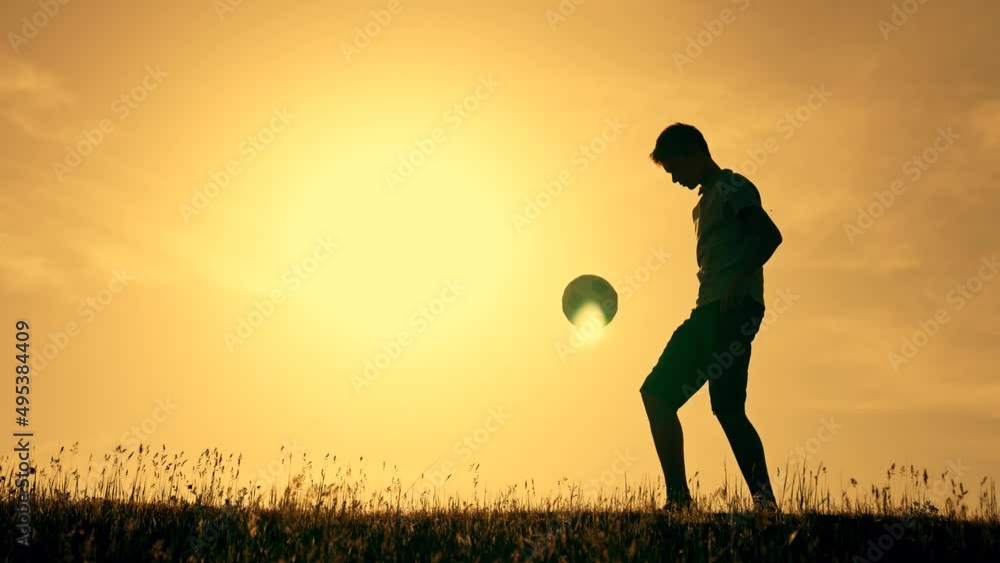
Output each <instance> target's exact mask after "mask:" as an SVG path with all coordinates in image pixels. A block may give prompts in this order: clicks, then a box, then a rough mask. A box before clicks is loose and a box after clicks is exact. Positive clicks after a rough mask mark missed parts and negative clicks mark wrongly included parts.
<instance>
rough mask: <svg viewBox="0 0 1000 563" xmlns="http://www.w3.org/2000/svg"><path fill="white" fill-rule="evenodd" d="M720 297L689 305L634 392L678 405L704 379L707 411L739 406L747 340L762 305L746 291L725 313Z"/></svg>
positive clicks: (744, 385) (744, 388)
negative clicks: (709, 404) (708, 402)
mask: <svg viewBox="0 0 1000 563" xmlns="http://www.w3.org/2000/svg"><path fill="white" fill-rule="evenodd" d="M721 303H722V302H721V301H714V302H712V303H708V304H706V305H704V306H702V307H699V308H697V309H694V310H692V311H691V315H690V316H689V317H688V319H687V320H685V321H684V322H683V323H681V325H680V326H679V327H677V330H675V331H674V334H673V336H671V337H670V341H669V342H667V346H666V348H664V349H663V353H662V354H660V359H659V360H658V361H657V362H656V366H654V367H653V371H652V372H650V374H649V375H648V376H647V377H646V381H645V382H644V383H643V384H642V387H641V388H640V392H641V393H642V394H644V395H646V394H649V395H656V396H658V397H660V398H662V399H665V400H666V401H667V404H668V406H669V407H670V408H673V409H675V410H676V409H679V408H680V407H681V406H683V405H684V403H686V402H687V400H688V399H690V398H691V396H692V395H694V394H695V393H696V392H697V391H698V390H699V389H701V387H702V385H704V384H705V382H706V381H707V382H708V392H709V395H710V398H711V401H712V412H713V413H716V414H719V413H727V412H744V411H743V408H744V406H745V404H746V399H747V368H748V367H749V366H750V351H751V350H750V345H751V343H752V342H753V339H754V336H756V334H757V331H758V330H760V323H761V320H763V318H764V305H762V304H761V303H758V302H757V301H755V300H754V299H752V298H750V297H744V298H743V299H742V301H741V303H740V304H739V305H737V306H734V307H733V308H732V309H731V310H730V311H727V312H725V313H723V312H722V310H721Z"/></svg>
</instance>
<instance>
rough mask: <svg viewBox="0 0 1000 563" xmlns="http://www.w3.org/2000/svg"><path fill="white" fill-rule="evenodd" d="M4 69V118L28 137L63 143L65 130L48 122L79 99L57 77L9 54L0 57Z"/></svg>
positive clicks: (0, 78)
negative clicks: (55, 114) (59, 111)
mask: <svg viewBox="0 0 1000 563" xmlns="http://www.w3.org/2000/svg"><path fill="white" fill-rule="evenodd" d="M0 68H2V69H3V70H2V71H0V117H3V118H5V119H7V120H8V121H9V122H11V123H12V124H13V125H14V126H15V127H16V128H17V130H19V131H21V132H22V133H24V134H25V135H28V136H31V137H34V138H38V139H46V140H52V141H59V142H61V141H60V140H61V139H64V138H65V135H64V133H63V130H62V128H61V127H59V126H50V125H48V124H47V123H46V121H51V120H52V118H53V113H54V112H55V111H57V110H60V109H64V108H68V107H72V106H75V105H76V102H77V98H76V96H75V95H74V94H73V93H72V92H71V91H69V90H68V89H66V88H65V87H63V85H62V81H61V80H60V79H59V77H58V76H56V75H55V74H53V73H51V72H48V71H46V70H44V69H42V68H39V67H37V66H35V65H33V64H31V63H28V62H24V61H22V60H18V59H13V58H11V57H10V56H9V55H7V54H0Z"/></svg>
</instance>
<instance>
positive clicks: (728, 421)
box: [712, 409, 749, 426]
mask: <svg viewBox="0 0 1000 563" xmlns="http://www.w3.org/2000/svg"><path fill="white" fill-rule="evenodd" d="M712 414H714V415H715V417H716V418H717V419H719V423H720V424H722V425H723V426H736V425H740V424H746V423H747V422H749V419H748V418H747V414H746V411H744V410H743V409H723V410H718V411H712Z"/></svg>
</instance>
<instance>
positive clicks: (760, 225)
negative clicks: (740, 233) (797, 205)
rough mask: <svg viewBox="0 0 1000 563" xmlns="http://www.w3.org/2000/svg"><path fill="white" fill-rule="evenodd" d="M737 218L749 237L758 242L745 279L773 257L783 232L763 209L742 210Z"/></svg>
mask: <svg viewBox="0 0 1000 563" xmlns="http://www.w3.org/2000/svg"><path fill="white" fill-rule="evenodd" d="M737 217H739V218H740V221H742V222H743V226H744V227H745V228H746V231H747V236H749V237H750V238H751V240H754V241H756V244H755V245H754V247H753V253H752V256H751V260H750V261H749V262H750V266H749V268H748V271H747V272H746V273H745V274H744V277H746V276H749V275H750V274H752V273H753V272H755V271H757V270H758V269H760V268H762V267H763V266H764V264H765V263H767V261H768V260H770V259H771V255H773V254H774V251H775V250H776V249H777V248H778V245H780V244H781V240H782V239H781V231H779V230H778V226H777V225H775V224H774V221H772V220H771V217H770V216H769V215H768V214H767V211H764V208H763V207H760V206H757V205H753V206H750V207H745V208H743V209H741V210H740V212H739V214H738V215H737Z"/></svg>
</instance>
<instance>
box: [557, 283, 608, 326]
mask: <svg viewBox="0 0 1000 563" xmlns="http://www.w3.org/2000/svg"><path fill="white" fill-rule="evenodd" d="M588 306H591V307H593V306H596V307H599V308H600V310H601V312H602V313H603V314H604V324H605V325H607V324H610V323H611V319H614V318H615V314H617V313H618V292H617V291H615V288H614V287H612V286H611V284H610V283H608V281H607V280H605V279H604V278H602V277H601V276H597V275H594V274H584V275H582V276H579V277H578V278H576V279H574V280H573V281H571V282H569V284H568V285H567V286H566V289H565V290H564V291H563V296H562V310H563V314H564V315H566V318H567V319H569V322H571V323H574V324H575V323H576V322H577V321H578V320H579V319H577V316H578V315H579V314H580V312H581V311H582V310H583V309H584V308H585V307H588Z"/></svg>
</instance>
